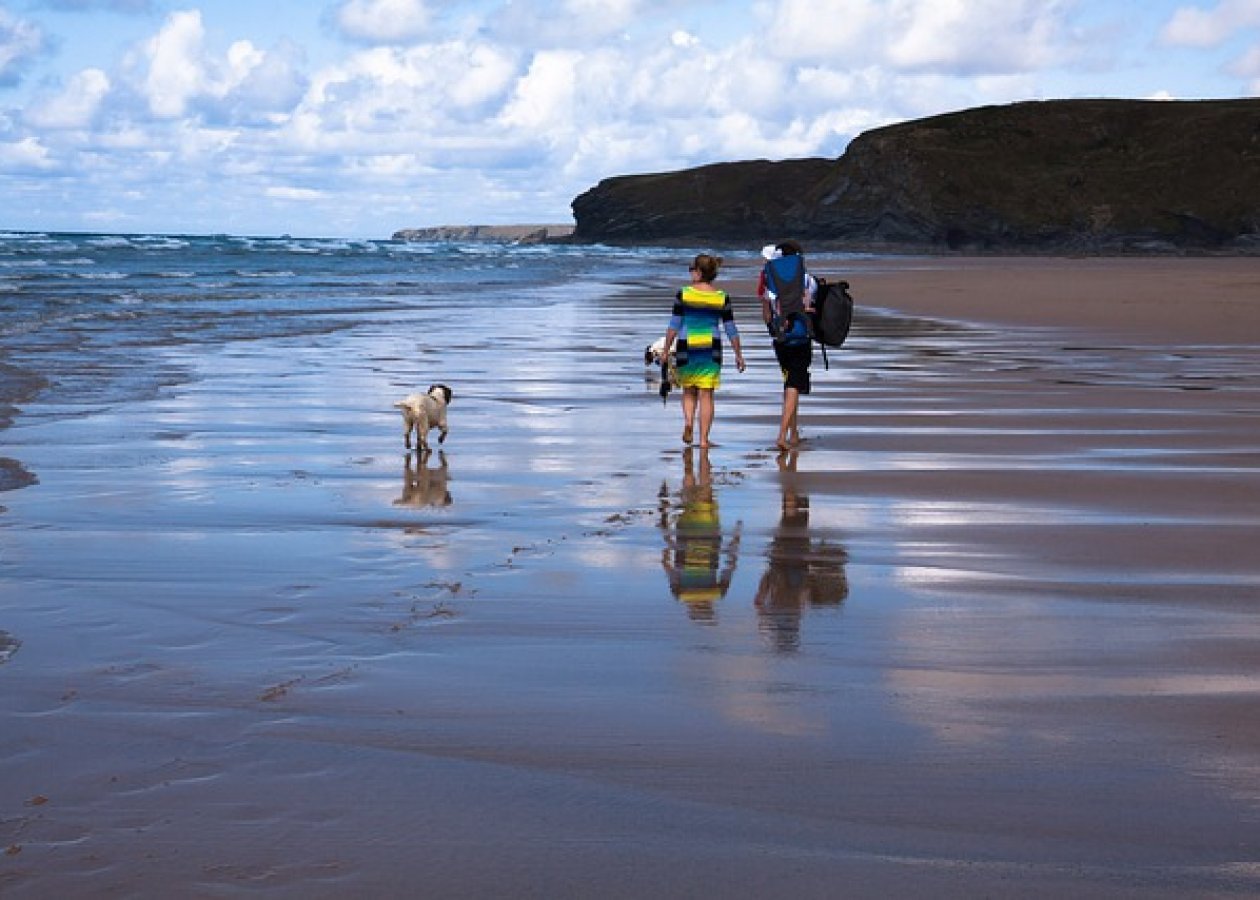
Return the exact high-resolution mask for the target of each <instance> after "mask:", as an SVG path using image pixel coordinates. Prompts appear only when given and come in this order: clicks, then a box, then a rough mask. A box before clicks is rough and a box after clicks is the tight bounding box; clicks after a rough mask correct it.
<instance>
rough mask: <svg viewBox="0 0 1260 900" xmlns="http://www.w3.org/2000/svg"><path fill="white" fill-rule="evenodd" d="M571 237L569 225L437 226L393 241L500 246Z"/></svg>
mask: <svg viewBox="0 0 1260 900" xmlns="http://www.w3.org/2000/svg"><path fill="white" fill-rule="evenodd" d="M572 233H573V226H572V225H438V226H435V227H433V228H403V229H402V230H400V231H395V232H394V235H393V239H394V240H396V241H488V242H492V243H500V244H541V243H543V242H545V241H551V240H556V239H563V238H567V237H569V236H570V235H571V234H572Z"/></svg>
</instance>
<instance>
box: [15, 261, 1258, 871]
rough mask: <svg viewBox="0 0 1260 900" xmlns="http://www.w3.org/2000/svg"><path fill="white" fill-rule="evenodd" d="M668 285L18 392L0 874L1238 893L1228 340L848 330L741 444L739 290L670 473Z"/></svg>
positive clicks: (1247, 655)
mask: <svg viewBox="0 0 1260 900" xmlns="http://www.w3.org/2000/svg"><path fill="white" fill-rule="evenodd" d="M748 264H749V265H751V261H749V263H748ZM663 268H664V263H663V262H662V261H656V262H653V263H652V264H651V265H648V266H645V268H644V277H645V278H646V279H647V280H653V279H655V278H657V277H658V276H659V274H660V271H662V270H663ZM859 296H860V294H859ZM668 306H669V294H668V291H664V292H658V293H652V292H640V291H633V290H629V289H617V290H600V291H592V292H590V293H589V294H588V295H587V296H581V297H575V296H569V295H563V294H562V295H547V300H546V302H538V303H524V302H522V303H518V304H514V305H511V306H510V307H503V308H500V309H498V310H497V311H496V312H495V313H493V314H490V315H487V316H485V325H484V327H470V325H469V321H468V319H467V318H466V317H464V316H460V315H449V314H448V315H442V314H435V313H434V312H433V310H432V309H429V308H422V307H419V306H417V307H411V306H406V305H405V304H404V305H402V306H400V307H399V308H396V309H390V310H388V311H381V312H364V310H363V309H360V310H358V311H357V312H356V313H355V314H354V315H353V316H352V317H350V321H348V322H347V323H346V327H338V328H321V329H302V328H298V329H292V330H286V331H284V332H283V333H257V332H255V333H252V334H250V335H249V336H248V338H247V339H245V338H241V339H236V338H228V339H223V340H216V341H215V342H212V343H210V344H203V343H198V342H192V341H186V340H169V341H164V342H156V343H155V344H154V345H152V346H146V349H145V351H144V357H143V359H144V367H145V369H146V371H148V372H150V373H152V372H168V373H178V376H179V377H177V378H176V377H172V378H169V379H164V380H161V381H160V383H158V384H157V385H156V386H155V387H154V388H153V390H151V391H146V392H143V393H137V394H132V395H128V394H126V393H125V392H115V393H111V395H110V396H109V397H108V402H99V401H94V400H92V399H91V398H88V397H86V396H85V395H84V394H83V393H81V392H67V393H66V394H59V393H58V391H57V390H56V389H55V386H54V388H53V389H49V390H46V391H44V392H42V393H40V394H38V395H37V396H36V397H35V398H34V399H33V400H30V399H27V400H24V401H23V404H22V414H21V415H20V416H18V417H17V419H16V420H15V424H14V426H13V427H12V428H10V429H9V430H8V431H6V432H4V439H5V451H4V455H5V456H9V457H13V458H15V459H17V460H19V461H20V462H21V464H22V466H23V467H24V468H25V469H26V470H27V471H29V472H31V473H34V475H35V476H37V478H38V484H36V485H33V486H30V487H26V488H23V489H21V490H16V491H10V492H7V493H5V494H4V495H2V496H3V502H4V504H5V507H6V509H5V510H4V512H3V513H2V514H0V628H2V629H3V632H0V664H2V665H0V716H2V717H3V720H4V728H3V730H2V731H0V772H2V773H3V774H0V847H4V848H8V849H7V851H6V852H5V855H4V856H0V891H3V892H4V893H5V894H6V895H8V894H9V893H10V892H11V893H12V895H13V896H52V895H84V894H89V893H104V894H107V895H108V894H114V893H117V894H131V893H146V892H152V891H154V890H157V889H158V886H159V885H160V886H163V887H164V888H165V887H167V886H170V885H179V886H181V887H182V888H183V892H184V893H187V894H193V895H198V894H206V895H221V894H224V893H246V892H248V893H256V894H264V895H266V894H274V895H278V896H285V895H291V894H296V893H303V894H307V895H311V894H314V895H318V896H338V895H344V894H346V893H350V892H353V893H366V894H375V895H398V894H404V893H411V892H414V891H415V890H416V889H417V885H420V884H423V885H424V890H425V891H428V892H431V893H434V894H453V893H464V894H478V893H492V892H493V893H501V894H503V893H507V894H511V893H519V892H521V891H520V887H521V885H528V886H529V889H528V891H525V892H527V893H529V892H532V893H538V894H544V895H548V896H590V895H591V894H593V893H600V894H604V895H610V896H642V895H643V894H645V893H648V892H651V893H655V894H659V895H664V896H683V895H688V896H695V895H696V894H697V893H703V894H708V893H716V892H717V891H718V890H721V891H724V892H726V893H732V894H734V895H736V896H788V895H791V896H834V895H835V894H836V891H837V887H836V886H837V884H839V883H843V884H845V885H854V886H856V887H855V888H854V891H855V895H871V896H873V895H875V894H877V893H880V894H887V893H888V892H890V891H897V892H900V893H906V892H922V891H924V890H927V889H929V888H930V889H931V890H932V891H933V892H934V893H937V894H940V895H942V896H951V895H953V896H962V895H969V896H974V895H975V894H976V893H977V892H980V893H984V892H989V893H993V892H1003V893H1005V892H1009V891H1010V890H1011V885H1012V884H1013V883H1014V884H1019V885H1021V888H1020V889H1019V891H1020V892H1021V893H1024V894H1025V895H1032V896H1038V895H1045V896H1055V895H1060V896H1061V895H1062V894H1063V893H1064V892H1068V891H1070V892H1072V893H1074V894H1077V895H1085V896H1090V895H1093V896H1122V895H1133V896H1139V895H1141V896H1152V895H1167V896H1173V895H1184V893H1185V892H1187V891H1190V892H1193V893H1200V894H1201V893H1212V892H1217V893H1222V894H1228V893H1231V892H1243V891H1249V890H1255V889H1257V888H1260V880H1258V878H1257V874H1256V871H1257V870H1256V868H1255V866H1256V864H1257V863H1258V862H1260V859H1258V857H1260V844H1258V842H1257V840H1256V838H1255V837H1254V836H1255V835H1257V834H1260V828H1257V825H1258V824H1260V729H1258V728H1257V726H1256V724H1255V723H1256V722H1257V719H1256V717H1255V715H1254V712H1255V710H1254V698H1255V696H1257V690H1258V689H1260V675H1258V674H1257V673H1258V672H1260V668H1258V667H1257V663H1260V629H1258V628H1257V626H1256V624H1255V617H1254V612H1255V604H1256V602H1257V600H1260V597H1258V596H1257V587H1256V586H1257V584H1258V583H1260V562H1258V561H1257V559H1256V557H1255V555H1254V553H1252V552H1250V549H1249V548H1250V547H1251V542H1252V538H1253V536H1254V534H1255V533H1256V526H1257V524H1260V522H1258V519H1260V514H1258V513H1257V510H1258V509H1260V504H1257V502H1256V501H1257V500H1260V494H1258V493H1257V486H1256V485H1257V480H1256V475H1257V469H1260V437H1258V432H1257V428H1256V424H1257V422H1256V412H1255V411H1256V410H1257V408H1260V404H1258V403H1257V399H1260V365H1258V364H1257V360H1256V359H1255V358H1254V354H1251V353H1250V352H1248V351H1246V350H1244V349H1238V348H1234V349H1232V350H1231V349H1229V348H1215V347H1190V348H1177V349H1176V350H1175V351H1170V350H1164V349H1160V348H1150V347H1129V346H1091V345H1088V344H1085V343H1081V342H1080V341H1079V340H1077V339H1072V338H1069V337H1067V336H1065V335H1061V334H1058V333H1055V332H1038V331H1034V330H1025V331H1007V332H1003V333H997V332H991V331H986V330H984V329H980V328H961V327H957V326H948V325H944V324H941V323H933V322H924V321H915V320H908V319H904V318H897V317H894V316H890V315H887V314H884V313H883V312H881V311H876V310H862V311H861V317H860V319H859V322H858V327H857V330H856V332H855V334H854V337H853V338H852V341H851V344H850V345H849V346H847V347H846V348H845V349H844V350H842V351H839V352H836V353H834V354H833V355H832V362H833V368H831V369H830V370H826V371H824V370H823V369H822V367H821V365H819V366H817V367H816V370H815V379H816V390H815V392H814V393H813V395H812V396H811V397H809V398H808V400H807V401H806V406H805V420H804V421H805V425H804V430H805V432H806V435H807V442H806V445H805V447H804V449H803V450H802V451H801V452H800V453H799V454H777V453H774V452H772V451H771V450H769V449H767V448H768V445H769V443H770V439H771V438H772V437H773V435H774V432H775V420H776V416H777V392H778V387H777V379H778V373H777V371H776V370H775V368H774V366H773V363H772V357H771V356H770V353H769V350H768V349H767V347H766V346H765V344H764V341H763V338H762V336H761V332H760V329H759V328H756V327H754V325H753V323H754V322H755V321H756V314H755V311H754V310H753V309H752V307H751V304H750V303H748V302H745V301H741V303H740V306H739V310H738V316H739V320H740V321H741V323H742V324H743V326H744V331H745V336H746V338H747V339H748V341H749V356H750V368H749V371H748V372H747V373H745V374H743V375H738V374H735V373H734V372H733V371H732V372H730V373H728V375H727V376H726V383H725V384H724V386H723V389H722V391H721V392H720V394H719V401H718V404H719V413H718V424H717V426H716V428H715V432H714V437H715V439H716V440H717V441H718V442H719V443H720V444H721V446H720V447H719V448H717V449H715V450H713V451H710V452H708V453H702V452H700V451H697V450H684V449H683V448H682V446H681V443H680V441H679V433H680V431H681V421H680V416H679V410H678V397H677V395H673V396H671V397H670V398H669V399H668V401H667V403H666V404H665V406H664V408H663V407H662V403H661V400H660V398H659V396H658V394H657V385H656V384H655V383H654V382H653V381H652V380H651V377H650V376H651V373H650V372H646V371H645V370H644V367H643V365H642V348H643V347H644V346H645V345H646V344H647V343H648V342H649V341H650V340H651V339H653V338H654V337H655V336H657V335H658V334H659V333H660V332H661V331H662V329H663V327H664V322H665V319H666V318H667V315H668ZM592 310H595V311H597V312H596V314H594V315H592ZM24 353H25V355H24V357H23V362H24V363H26V364H29V363H30V362H31V360H33V359H35V358H36V354H35V351H34V350H32V349H31V348H29V347H27V348H26V349H25V350H24ZM110 359H111V360H113V359H114V357H112V356H111V357H110ZM117 365H119V366H120V367H122V368H124V369H125V366H123V364H122V363H117ZM88 374H90V373H88ZM435 381H441V382H445V383H448V384H450V385H451V386H452V388H453V389H454V401H453V403H452V405H451V408H450V421H451V433H450V437H449V439H448V440H447V442H446V443H445V444H444V445H443V446H442V447H441V448H440V449H439V450H436V451H435V452H433V453H431V454H429V455H427V456H423V457H420V456H418V455H417V454H408V453H404V451H403V448H402V442H401V434H400V431H401V422H400V420H399V418H398V416H397V413H396V412H395V411H394V410H392V409H391V408H390V404H391V403H392V402H393V401H394V400H396V399H398V398H399V397H401V396H402V395H403V394H405V393H410V392H412V391H414V390H416V389H418V388H420V389H422V388H424V387H426V386H427V385H428V384H429V383H431V382H435ZM75 383H78V382H77V381H76V382H75ZM5 632H7V634H5ZM19 641H20V644H19V643H18V642H19ZM841 879H843V882H842V881H841ZM1016 879H1018V881H1016Z"/></svg>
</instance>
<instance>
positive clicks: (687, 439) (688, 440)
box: [683, 425, 691, 444]
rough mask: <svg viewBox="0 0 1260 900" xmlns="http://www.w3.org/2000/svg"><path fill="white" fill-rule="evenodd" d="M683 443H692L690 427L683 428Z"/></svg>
mask: <svg viewBox="0 0 1260 900" xmlns="http://www.w3.org/2000/svg"><path fill="white" fill-rule="evenodd" d="M683 443H684V444H690V443H691V426H690V425H684V426H683Z"/></svg>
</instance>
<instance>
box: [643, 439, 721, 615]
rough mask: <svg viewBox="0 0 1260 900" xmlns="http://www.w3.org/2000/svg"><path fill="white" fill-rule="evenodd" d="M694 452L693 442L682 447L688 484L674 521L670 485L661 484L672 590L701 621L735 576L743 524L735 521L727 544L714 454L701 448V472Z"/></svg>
mask: <svg viewBox="0 0 1260 900" xmlns="http://www.w3.org/2000/svg"><path fill="white" fill-rule="evenodd" d="M694 453H695V451H694V450H693V449H692V448H690V447H688V448H687V449H686V450H684V451H683V485H682V490H681V491H680V492H679V503H678V507H677V510H676V514H675V515H674V516H673V521H672V523H671V521H670V519H671V516H670V508H669V495H668V490H667V489H664V488H663V489H662V496H661V501H662V502H661V527H662V528H664V529H665V530H666V534H665V551H664V553H662V555H661V564H662V565H663V566H664V568H665V574H666V576H667V577H668V578H669V589H670V591H671V592H672V593H673V595H674V596H675V597H676V598H677V599H678V600H681V601H682V602H683V603H685V604H686V605H687V613H688V615H690V616H691V618H693V619H695V620H697V621H702V622H712V621H714V619H715V615H714V604H715V603H717V601H718V600H721V599H722V598H723V597H724V596H726V592H727V591H728V590H729V589H730V586H731V578H732V577H734V575H735V563H736V561H737V558H738V556H739V532H740V526H739V525H738V524H737V525H736V526H735V532H734V534H733V535H732V536H731V539H730V541H729V542H726V543H725V546H723V544H724V541H723V537H722V524H721V519H720V516H719V514H718V503H717V496H716V495H715V494H714V492H713V478H712V472H711V469H710V466H709V454H708V453H706V452H705V451H703V450H701V451H700V469H699V477H697V474H696V470H695V466H694V456H693V454H694ZM671 526H672V527H671Z"/></svg>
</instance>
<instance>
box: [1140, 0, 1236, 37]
mask: <svg viewBox="0 0 1260 900" xmlns="http://www.w3.org/2000/svg"><path fill="white" fill-rule="evenodd" d="M1258 26H1260V0H1223V2H1220V3H1217V4H1216V6H1215V7H1213V8H1212V9H1201V8H1200V7H1197V6H1183V7H1180V8H1178V10H1177V11H1176V12H1175V13H1174V14H1173V17H1172V18H1171V19H1170V20H1169V21H1168V24H1167V25H1165V26H1164V30H1163V33H1162V37H1163V39H1164V41H1165V42H1167V43H1169V44H1174V45H1178V46H1184V47H1215V46H1218V45H1219V44H1222V43H1224V42H1225V41H1227V40H1228V39H1229V38H1231V37H1233V36H1234V35H1235V34H1237V33H1238V32H1239V31H1244V30H1247V29H1252V28H1256V27H1258Z"/></svg>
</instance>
